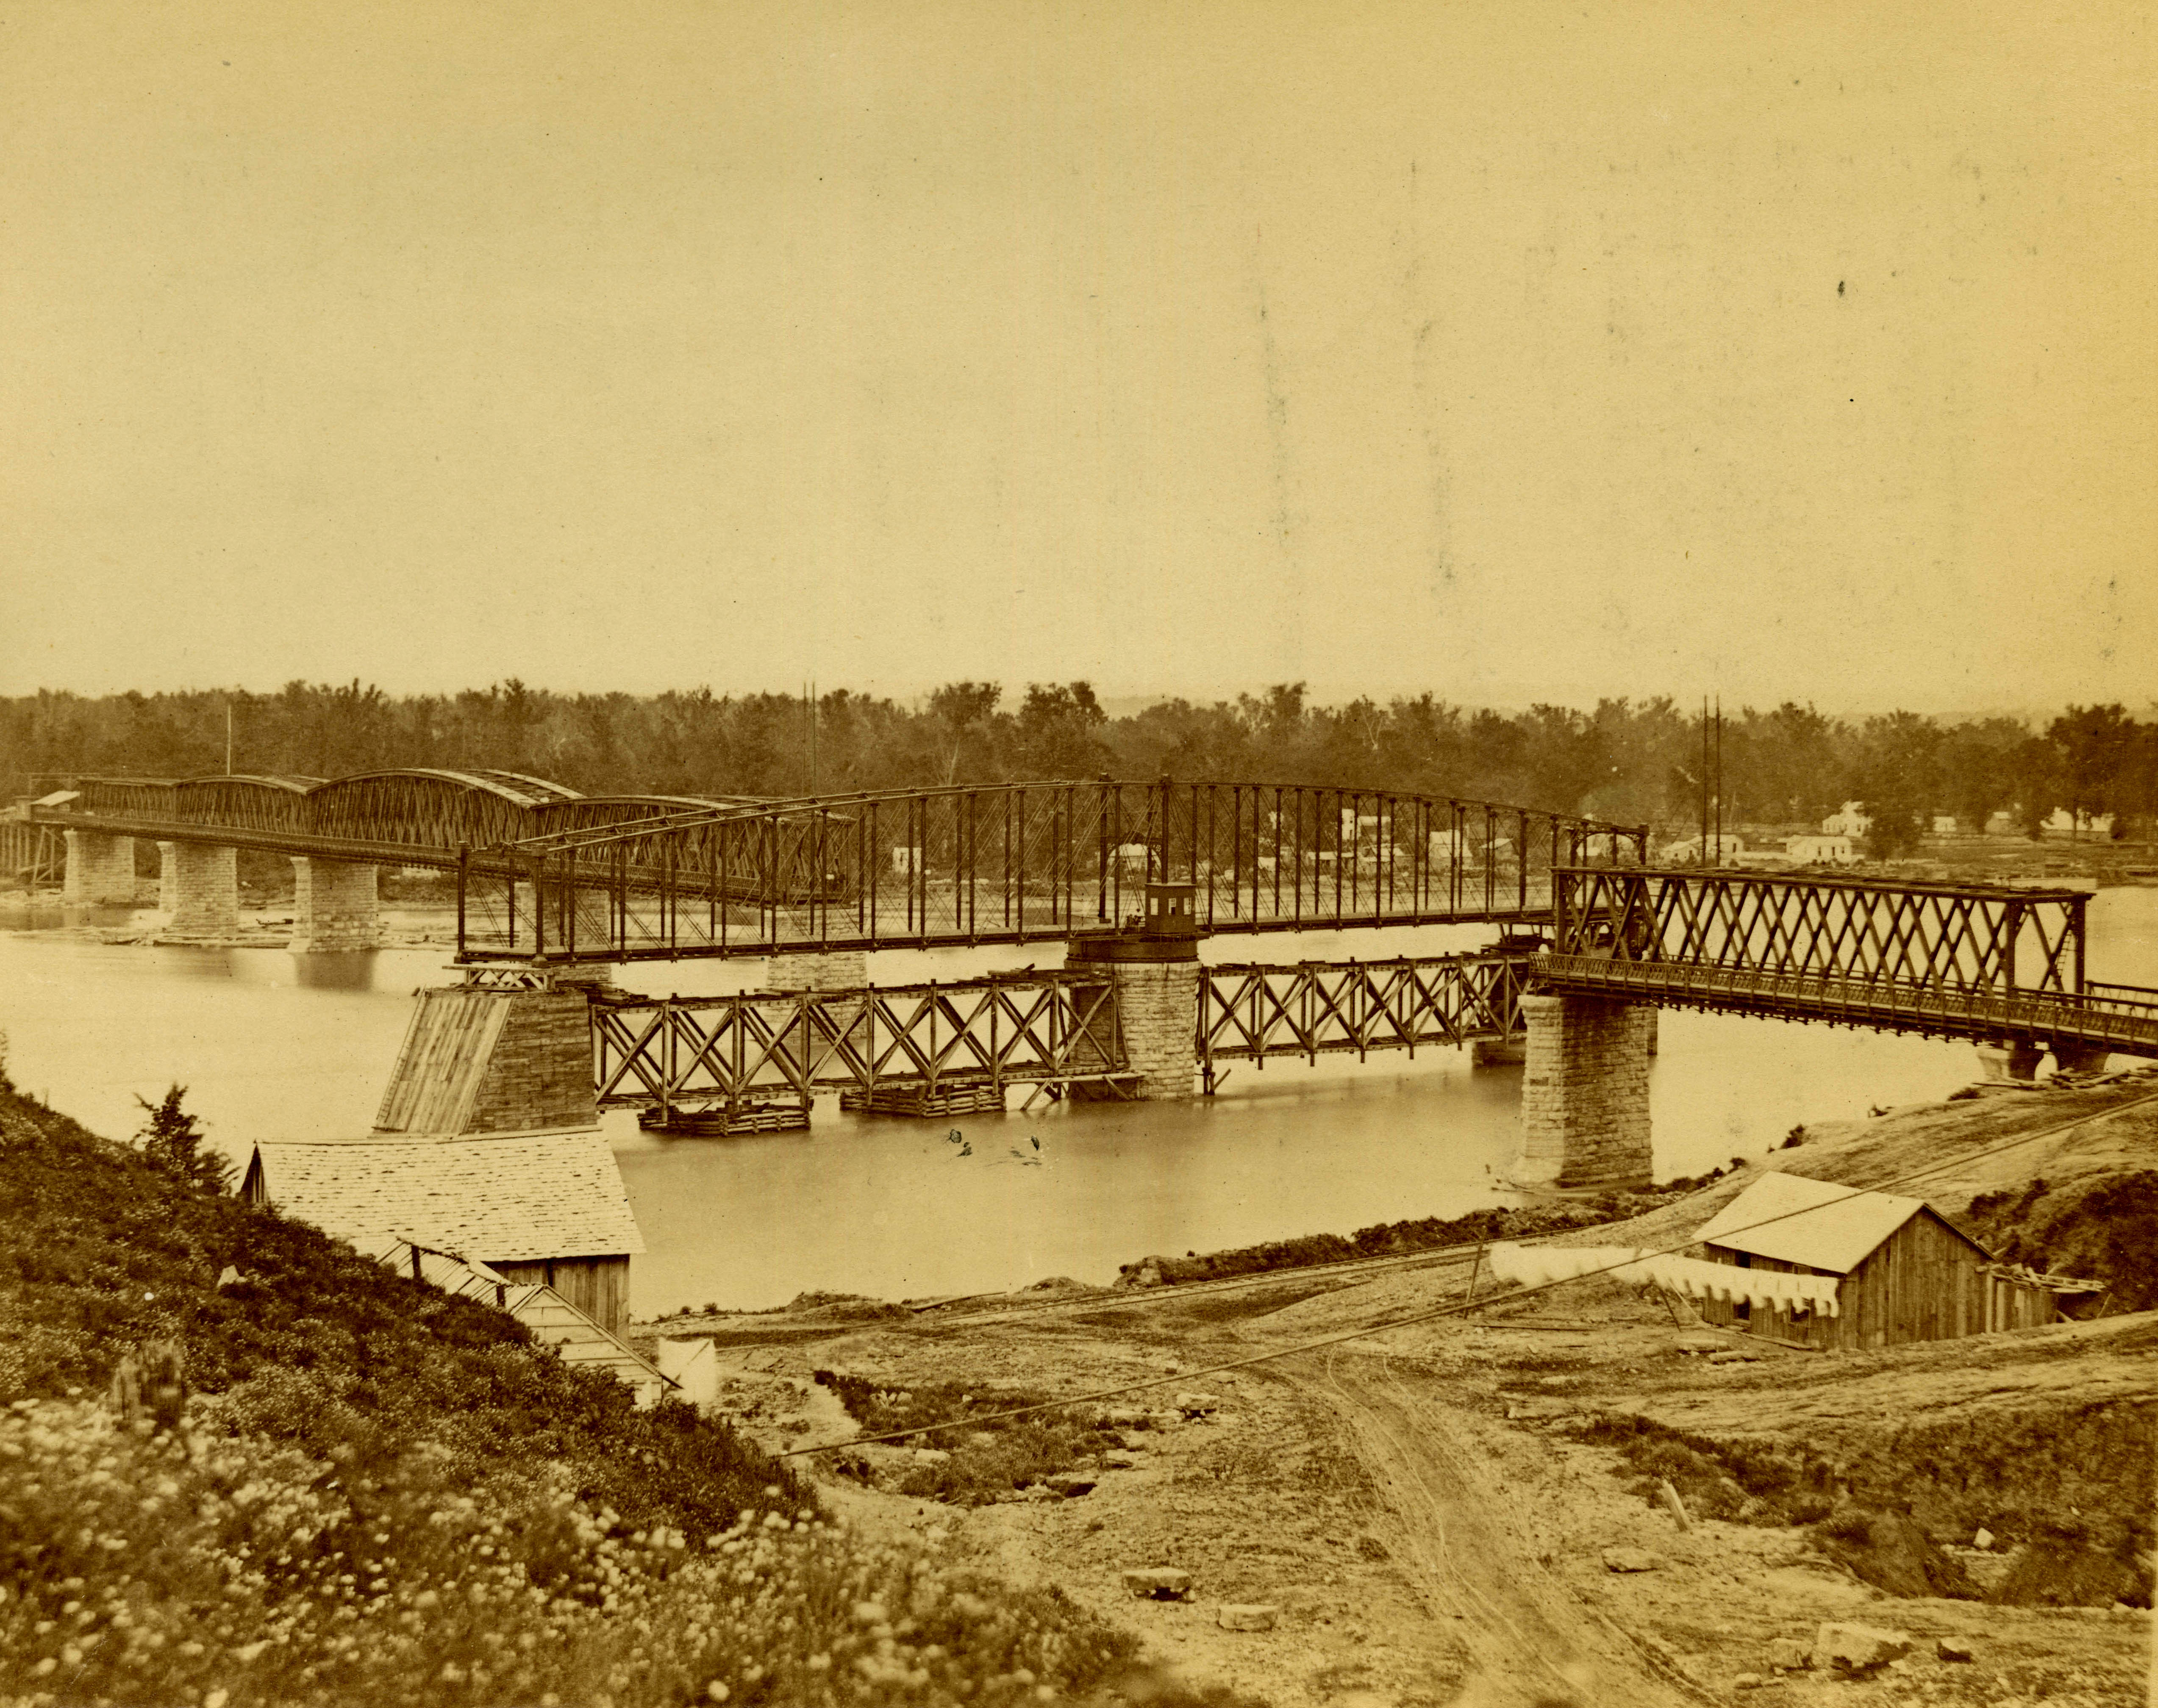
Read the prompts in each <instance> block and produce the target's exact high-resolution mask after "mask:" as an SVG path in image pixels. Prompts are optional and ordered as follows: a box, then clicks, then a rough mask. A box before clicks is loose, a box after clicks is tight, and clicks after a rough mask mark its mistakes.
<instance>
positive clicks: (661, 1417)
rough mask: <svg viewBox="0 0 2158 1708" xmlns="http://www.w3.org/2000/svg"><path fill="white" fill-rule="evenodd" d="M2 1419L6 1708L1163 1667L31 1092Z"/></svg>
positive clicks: (769, 1691) (708, 1687)
mask: <svg viewBox="0 0 2158 1708" xmlns="http://www.w3.org/2000/svg"><path fill="white" fill-rule="evenodd" d="M227 1266H230V1267H234V1268H236V1269H237V1270H239V1271H240V1272H241V1274H242V1276H243V1277H244V1278H243V1279H242V1280H241V1281H240V1282H239V1283H237V1284H229V1285H227V1286H225V1287H222V1288H220V1287H218V1285H217V1284H216V1283H217V1277H218V1276H219V1273H220V1272H222V1271H223V1270H224V1269H225V1267H227ZM148 1339H170V1340H174V1341H178V1343H180V1344H181V1345H182V1346H183V1348H184V1349H185V1355H186V1362H187V1370H188V1379H189V1381H190V1384H191V1385H193V1386H194V1388H195V1389H196V1390H197V1392H196V1393H195V1394H194V1396H193V1397H192V1398H191V1399H190V1400H189V1401H188V1410H187V1414H186V1416H185V1418H184V1420H183V1422H182V1424H181V1426H180V1427H179V1428H178V1430H177V1431H176V1432H172V1433H166V1434H153V1433H152V1432H151V1430H150V1428H149V1426H148V1425H147V1423H145V1424H142V1425H139V1426H137V1427H127V1426H126V1425H124V1424H123V1423H122V1422H121V1421H120V1420H119V1419H118V1418H117V1417H116V1414H115V1412H114V1411H113V1410H112V1408H111V1406H109V1405H107V1404H106V1403H105V1401H104V1399H103V1390H104V1386H105V1385H106V1381H107V1380H108V1379H109V1377H110V1375H111V1372H112V1370H113V1369H114V1367H115V1366H116V1364H117V1363H118V1362H119V1360H121V1358H122V1357H123V1356H124V1355H126V1354H127V1353H128V1352H129V1351H130V1350H131V1349H134V1348H137V1347H139V1346H140V1345H141V1344H142V1343H143V1342H144V1341H145V1340H148ZM0 1405H4V1406H6V1408H7V1409H6V1410H4V1411H0V1696H6V1697H8V1699H10V1700H26V1701H33V1702H34V1701H41V1700H42V1701H47V1702H73V1701H78V1700H112V1701H123V1702H154V1703H172V1702H187V1703H190V1704H198V1705H200V1708H247V1705H250V1704H253V1703H256V1702H264V1703H270V1702H276V1703H284V1702H316V1703H323V1704H330V1703H335V1702H339V1701H345V1700H355V1699H359V1698H364V1699H367V1700H376V1699H379V1700H427V1701H430V1702H434V1703H438V1704H460V1703H471V1704H481V1703H488V1702H499V1701H508V1700H516V1701H531V1702H535V1703H540V1704H543V1705H545V1704H552V1703H556V1702H573V1703H577V1704H592V1705H596V1708H604V1705H613V1704H628V1703H632V1702H635V1703H643V1702H667V1703H678V1704H679V1703H686V1702H689V1701H690V1700H707V1701H708V1700H733V1701H736V1702H756V1701H771V1702H786V1703H795V1702H820V1701H823V1702H872V1701H884V1700H906V1701H909V1702H916V1703H919V1702H930V1703H937V1702H956V1701H961V1700H964V1701H968V1702H983V1701H989V1702H1005V1701H1009V1702H1016V1701H1019V1700H1031V1699H1032V1698H1033V1697H1034V1696H1035V1694H1036V1692H1037V1691H1039V1690H1041V1689H1043V1688H1045V1687H1050V1688H1053V1689H1055V1690H1056V1691H1057V1692H1058V1693H1059V1694H1060V1695H1062V1694H1071V1693H1080V1692H1083V1691H1085V1690H1088V1689H1090V1688H1092V1687H1093V1686H1094V1685H1097V1683H1098V1682H1099V1681H1101V1680H1103V1679H1104V1678H1105V1677H1107V1676H1108V1675H1109V1674H1111V1673H1112V1672H1113V1671H1114V1670H1115V1669H1117V1668H1118V1667H1119V1666H1121V1665H1122V1664H1123V1662H1124V1660H1125V1659H1127V1657H1128V1650H1129V1649H1130V1646H1131V1645H1130V1643H1129V1641H1128V1639H1127V1638H1123V1637H1122V1636H1120V1635H1119V1634H1118V1633H1114V1632H1113V1631H1110V1630H1108V1629H1107V1628H1104V1627H1102V1626H1100V1625H1099V1624H1097V1623H1094V1622H1093V1621H1092V1620H1090V1619H1088V1618H1085V1617H1084V1616H1082V1614H1080V1613H1078V1611H1077V1610H1076V1608H1074V1607H1072V1606H1071V1604H1070V1603H1068V1602H1066V1601H1064V1600H1063V1598H1062V1597H1061V1596H1060V1595H1058V1594H1057V1593H1056V1592H1054V1591H1033V1592H1017V1591H1012V1590H1009V1589H1006V1588H1004V1587H1001V1586H999V1585H996V1584H994V1583H986V1582H980V1581H978V1580H977V1579H974V1578H972V1577H969V1576H966V1575H964V1574H961V1573H956V1572H953V1571H946V1570H943V1569H942V1568H941V1567H939V1566H937V1562H935V1561H932V1560H930V1559H927V1558H925V1557H923V1556H921V1555H920V1554H919V1553H918V1552H915V1551H909V1550H906V1549H902V1548H896V1547H891V1546H885V1547H874V1546H871V1545H868V1544H867V1543H865V1542H864V1541H862V1540H859V1539H857V1538H855V1537H854V1536H853V1535H851V1534H850V1533H846V1532H843V1531H839V1530H834V1528H833V1527H831V1526H830V1525H827V1524H826V1523H824V1522H823V1520H822V1519H821V1518H820V1517H819V1515H818V1511H817V1509H816V1508H817V1504H816V1502H815V1499H814V1496H813V1493H812V1491H811V1489H810V1488H809V1486H808V1484H805V1483H803V1482H801V1481H799V1480H798V1479H797V1478H796V1477H795V1475H794V1474H793V1473H792V1472H791V1471H789V1470H787V1469H786V1468H783V1467H782V1465H781V1464H779V1463H775V1462H774V1461H772V1460H770V1459H767V1458H765V1457H764V1455H763V1454H761V1453H759V1452H758V1451H757V1450H756V1448H754V1447H751V1446H750V1445H748V1444H746V1443H745V1442H742V1441H741V1440H740V1439H739V1438H738V1437H736V1436H735V1435H734V1434H733V1433H732V1432H730V1431H729V1430H727V1429H725V1428H724V1427H720V1426H718V1425H716V1424H713V1423H709V1422H704V1421H702V1420H700V1418H699V1417H698V1416H696V1415H695V1414H694V1412H693V1411H690V1410H689V1408H688V1407H686V1406H679V1405H674V1406H663V1407H661V1408H658V1409H657V1410H655V1411H648V1412H639V1411H635V1410H634V1409H633V1408H632V1405H631V1403H630V1396H629V1395H628V1392H627V1390H626V1389H624V1388H622V1386H621V1385H619V1384H617V1383H616V1382H614V1381H613V1380H612V1379H611V1378H608V1377H607V1376H604V1375H596V1374H593V1373H590V1372H585V1371H581V1370H572V1369H570V1368H568V1367H566V1366H565V1365H562V1364H561V1363H560V1360H557V1359H555V1357H554V1356H553V1355H551V1354H550V1353H547V1352H545V1351H544V1350H543V1349H539V1348H536V1347H535V1346H534V1344H532V1343H531V1340H530V1338H529V1335H528V1334H526V1333H525V1331H524V1329H522V1328H520V1327H519V1325H518V1324H516V1323H514V1321H512V1320H511V1319H510V1318H508V1317H506V1316H505V1315H503V1314H502V1313H498V1312H496V1311H493V1310H491V1309H489V1308H487V1307H485V1306H483V1305H479V1304H477V1303H472V1302H469V1301H465V1300H458V1299H452V1298H447V1297H445V1296H444V1295H442V1294H441V1293H438V1292H436V1291H435V1290H434V1289H432V1288H431V1287H426V1286H423V1285H421V1284H419V1283H416V1282H412V1281H410V1279H408V1278H405V1277H400V1276H398V1275H396V1274H394V1273H391V1272H388V1271H386V1270H384V1269H382V1268H380V1267H378V1266H376V1265H374V1264H372V1263H370V1262H367V1261H365V1260H364V1259H362V1258H360V1257H359V1256H357V1255H356V1254H354V1252H353V1251H351V1250H350V1249H349V1248H348V1247H346V1246H342V1245H340V1244H338V1242H336V1241H332V1240H330V1239H328V1238H327V1237H326V1236H323V1235H322V1234H320V1233H319V1232H318V1231H315V1230H313V1229H312V1228H309V1227H307V1226H303V1225H301V1224H297V1223H294V1222H289V1221H287V1220H283V1219H282V1218H281V1217H278V1216H276V1215H272V1214H270V1213H268V1212H266V1211H262V1210H254V1209H250V1207H248V1206H247V1205H244V1204H241V1203H239V1202H237V1201H235V1200H233V1199H231V1198H230V1197H215V1196H209V1195H204V1194H202V1193H199V1192H198V1191H196V1190H194V1189H192V1188H190V1187H188V1186H186V1185H184V1184H181V1183H179V1182H178V1181H177V1180H175V1179H173V1178H172V1177H171V1176H169V1175H168V1174H164V1173H163V1172H161V1171H160V1170H158V1169H155V1168H153V1167H152V1166H151V1165H150V1164H148V1163H147V1162H146V1161H145V1160H144V1159H143V1158H142V1157H141V1156H140V1155H139V1154H137V1153H135V1152H134V1151H132V1150H131V1149H130V1148H127V1147H125V1146H121V1145H115V1144H112V1143H108V1142H106V1141H104V1140H101V1139H100V1138H96V1137H95V1136H94V1135H92V1134H90V1133H87V1132H85V1130H84V1129H83V1128H81V1127H79V1126H77V1125H76V1124H75V1122H72V1121H70V1120H69V1119H67V1117H65V1116H61V1115H59V1114H57V1113H55V1112H53V1111H51V1110H49V1109H47V1108H45V1107H43V1106H41V1105H39V1104H37V1103H35V1102H32V1101H30V1100H28V1099H26V1098H23V1097H20V1096H19V1095H18V1094H16V1093H15V1092H13V1091H12V1090H10V1089H8V1088H7V1087H6V1086H5V1085H4V1083H3V1082H0Z"/></svg>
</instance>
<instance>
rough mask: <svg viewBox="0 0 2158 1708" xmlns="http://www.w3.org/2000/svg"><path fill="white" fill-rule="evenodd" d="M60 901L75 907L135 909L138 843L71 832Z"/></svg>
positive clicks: (127, 838) (94, 833)
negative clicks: (136, 844) (136, 851)
mask: <svg viewBox="0 0 2158 1708" xmlns="http://www.w3.org/2000/svg"><path fill="white" fill-rule="evenodd" d="M65 839H66V842H67V870H66V872H65V875H63V876H62V878H61V880H60V900H62V901H63V902H65V903H66V904H68V905H70V906H83V907H132V906H134V905H135V839H134V838H133V837H132V836H109V835H107V834H106V833H104V832H102V831H97V830H70V831H67V832H65Z"/></svg>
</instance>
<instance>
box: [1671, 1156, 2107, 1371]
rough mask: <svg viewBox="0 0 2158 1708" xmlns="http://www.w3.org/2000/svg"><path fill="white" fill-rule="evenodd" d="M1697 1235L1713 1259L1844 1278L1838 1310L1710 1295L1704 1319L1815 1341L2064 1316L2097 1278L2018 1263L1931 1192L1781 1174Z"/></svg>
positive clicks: (1792, 1342)
mask: <svg viewBox="0 0 2158 1708" xmlns="http://www.w3.org/2000/svg"><path fill="white" fill-rule="evenodd" d="M1694 1238H1695V1239H1696V1241H1699V1242H1700V1245H1701V1256H1703V1257H1705V1258H1706V1260H1707V1261H1708V1262H1711V1263H1727V1264H1732V1265H1735V1266H1737V1267H1739V1268H1741V1269H1759V1270H1766V1271H1768V1272H1771V1273H1775V1272H1781V1273H1784V1274H1799V1275H1821V1276H1834V1277H1837V1287H1836V1301H1835V1303H1836V1313H1835V1314H1834V1315H1830V1314H1828V1313H1826V1312H1825V1310H1822V1311H1814V1310H1810V1309H1808V1308H1805V1307H1804V1306H1803V1305H1796V1304H1794V1305H1792V1306H1789V1307H1788V1308H1787V1307H1785V1306H1784V1305H1782V1304H1778V1305H1776V1306H1775V1307H1774V1308H1773V1309H1764V1308H1761V1307H1759V1306H1757V1305H1749V1304H1748V1303H1747V1302H1746V1301H1745V1300H1743V1299H1737V1298H1734V1299H1715V1298H1711V1299H1709V1300H1706V1301H1705V1302H1704V1303H1702V1304H1701V1318H1702V1320H1703V1321H1704V1322H1707V1323H1710V1324H1716V1325H1717V1326H1719V1327H1726V1328H1737V1329H1745V1330H1747V1331H1748V1332H1750V1333H1752V1334H1758V1335H1759V1336H1761V1337H1762V1338H1763V1339H1769V1340H1775V1341H1779V1342H1781V1343H1782V1344H1785V1345H1789V1346H1803V1347H1806V1348H1809V1349H1812V1350H1815V1351H1820V1352H1829V1351H1858V1350H1862V1349H1870V1348H1873V1347H1880V1346H1900V1345H1902V1344H1907V1343H1908V1342H1910V1341H1913V1340H1951V1339H1959V1338H1960V1337H1961V1336H1964V1335H1967V1334H1990V1333H1992V1332H1995V1331H1996V1330H2001V1329H2025V1328H2034V1327H2037V1326H2040V1325H2042V1324H2047V1323H2052V1322H2054V1321H2057V1320H2058V1319H2059V1318H2060V1316H2061V1314H2062V1311H2061V1299H2062V1297H2063V1296H2078V1295H2080V1296H2089V1295H2092V1294H2093V1293H2095V1292H2096V1291H2097V1289H2095V1288H2094V1287H2093V1286H2091V1285H2089V1284H2088V1283H2083V1282H2069V1281H2064V1280H2062V1279H2059V1278H2057V1277H2036V1276H2032V1275H2030V1274H2029V1273H2028V1272H2016V1271H2012V1270H2011V1269H2010V1268H2009V1267H2008V1266H2006V1265H2004V1264H2002V1263H2001V1262H1998V1261H1997V1260H1996V1259H1995V1257H1994V1256H1993V1254H1992V1253H1991V1252H1990V1251H1987V1250H1986V1249H1985V1246H1981V1245H1980V1244H1979V1243H1978V1241H1975V1240H1974V1239H1972V1238H1971V1237H1970V1236H1969V1235H1968V1234H1966V1233H1964V1232H1963V1231H1961V1230H1960V1229H1959V1228H1957V1227H1956V1226H1954V1224H1952V1223H1951V1222H1949V1220H1948V1219H1947V1218H1946V1217H1944V1216H1943V1215H1940V1214H1939V1212H1938V1211H1936V1210H1933V1208H1932V1206H1930V1205H1928V1204H1927V1203H1925V1201H1924V1200H1922V1199H1917V1198H1902V1197H1897V1196H1895V1195H1892V1194H1890V1193H1886V1192H1862V1191H1856V1192H1855V1191H1853V1190H1852V1189H1851V1188H1850V1187H1847V1186H1840V1185H1837V1184H1835V1183H1834V1182H1832V1181H1827V1180H1813V1179H1807V1178H1805V1177H1804V1176H1803V1175H1799V1174H1782V1173H1772V1174H1766V1175H1764V1176H1763V1177H1762V1178H1761V1179H1758V1180H1757V1181H1755V1182H1754V1183H1753V1184H1752V1185H1751V1186H1748V1188H1747V1189H1745V1190H1744V1191H1743V1192H1742V1193H1740V1194H1739V1195H1737V1197H1736V1198H1734V1199H1732V1200H1731V1202H1730V1203H1728V1204H1727V1205H1724V1207H1723V1209H1722V1210H1721V1211H1720V1212H1719V1213H1718V1214H1717V1215H1716V1216H1715V1217H1713V1218H1712V1219H1711V1220H1709V1221H1708V1222H1707V1223H1706V1225H1704V1226H1702V1227H1701V1230H1700V1231H1699V1232H1697V1233H1696V1235H1695V1236H1694Z"/></svg>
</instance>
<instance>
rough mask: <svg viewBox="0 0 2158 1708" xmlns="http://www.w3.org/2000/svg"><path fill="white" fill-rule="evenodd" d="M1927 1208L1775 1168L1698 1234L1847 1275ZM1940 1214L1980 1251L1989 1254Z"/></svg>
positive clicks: (1729, 1246)
mask: <svg viewBox="0 0 2158 1708" xmlns="http://www.w3.org/2000/svg"><path fill="white" fill-rule="evenodd" d="M1922 1211H1923V1213H1925V1214H1926V1215H1935V1212H1934V1211H1933V1210H1931V1209H1930V1208H1929V1207H1928V1205H1927V1204H1926V1202H1925V1200H1923V1199H1921V1198H1899V1197H1897V1196H1895V1195H1892V1194H1890V1193H1887V1192H1865V1191H1856V1190H1854V1189H1852V1188H1851V1187H1849V1186H1839V1185H1838V1184H1835V1182H1834V1181H1833V1180H1810V1179H1807V1178H1806V1177H1805V1176H1804V1175H1803V1174H1765V1175H1763V1177H1762V1178H1761V1179H1758V1180H1756V1181H1755V1182H1754V1183H1753V1184H1752V1185H1751V1186H1748V1188H1747V1189H1745V1190H1744V1191H1743V1192H1742V1193H1740V1194H1739V1195H1737V1197H1736V1198H1734V1199H1732V1200H1731V1202H1730V1203H1728V1204H1727V1205H1724V1206H1723V1208H1722V1210H1719V1211H1718V1212H1717V1215H1715V1216H1714V1217H1713V1218H1712V1219H1711V1220H1709V1221H1708V1222H1707V1223H1706V1224H1705V1225H1704V1226H1702V1227H1701V1231H1699V1232H1697V1233H1696V1234H1695V1236H1694V1237H1695V1238H1696V1240H1699V1241H1701V1243H1702V1244H1703V1245H1709V1246H1722V1247H1724V1248H1725V1249H1726V1250H1727V1251H1745V1252H1748V1253H1750V1254H1751V1255H1752V1256H1756V1257H1767V1258H1769V1259H1772V1260H1773V1261H1774V1262H1779V1263H1798V1264H1803V1265H1804V1266H1805V1267H1807V1268H1810V1269H1821V1270H1826V1271H1827V1272H1829V1273H1830V1274H1832V1275H1848V1274H1850V1273H1851V1271H1852V1270H1854V1269H1856V1268H1857V1267H1858V1266H1859V1265H1860V1264H1861V1263H1863V1262H1865V1261H1866V1258H1867V1257H1869V1256H1871V1255H1872V1254H1873V1253H1874V1252H1875V1251H1877V1250H1879V1249H1880V1246H1881V1244H1882V1241H1884V1240H1886V1239H1887V1238H1888V1236H1890V1235H1891V1234H1893V1233H1894V1232H1895V1231H1897V1229H1898V1228H1900V1227H1902V1226H1903V1224H1904V1223H1906V1222H1908V1220H1910V1219H1911V1218H1912V1217H1913V1216H1914V1215H1918V1214H1920V1213H1921V1212H1922ZM1941 1220H1942V1226H1944V1227H1950V1228H1951V1230H1952V1231H1954V1232H1956V1234H1957V1236H1958V1237H1959V1238H1962V1239H1964V1241H1965V1242H1966V1243H1967V1244H1970V1245H1971V1246H1974V1247H1975V1248H1976V1249H1977V1250H1978V1251H1980V1253H1981V1255H1985V1256H1990V1253H1986V1252H1985V1248H1984V1247H1983V1246H1978V1242H1977V1241H1975V1240H1970V1238H1969V1236H1965V1235H1964V1234H1963V1233H1962V1232H1961V1231H1960V1230H1957V1229H1954V1228H1953V1225H1952V1224H1950V1223H1949V1222H1948V1221H1946V1220H1945V1219H1941Z"/></svg>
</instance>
